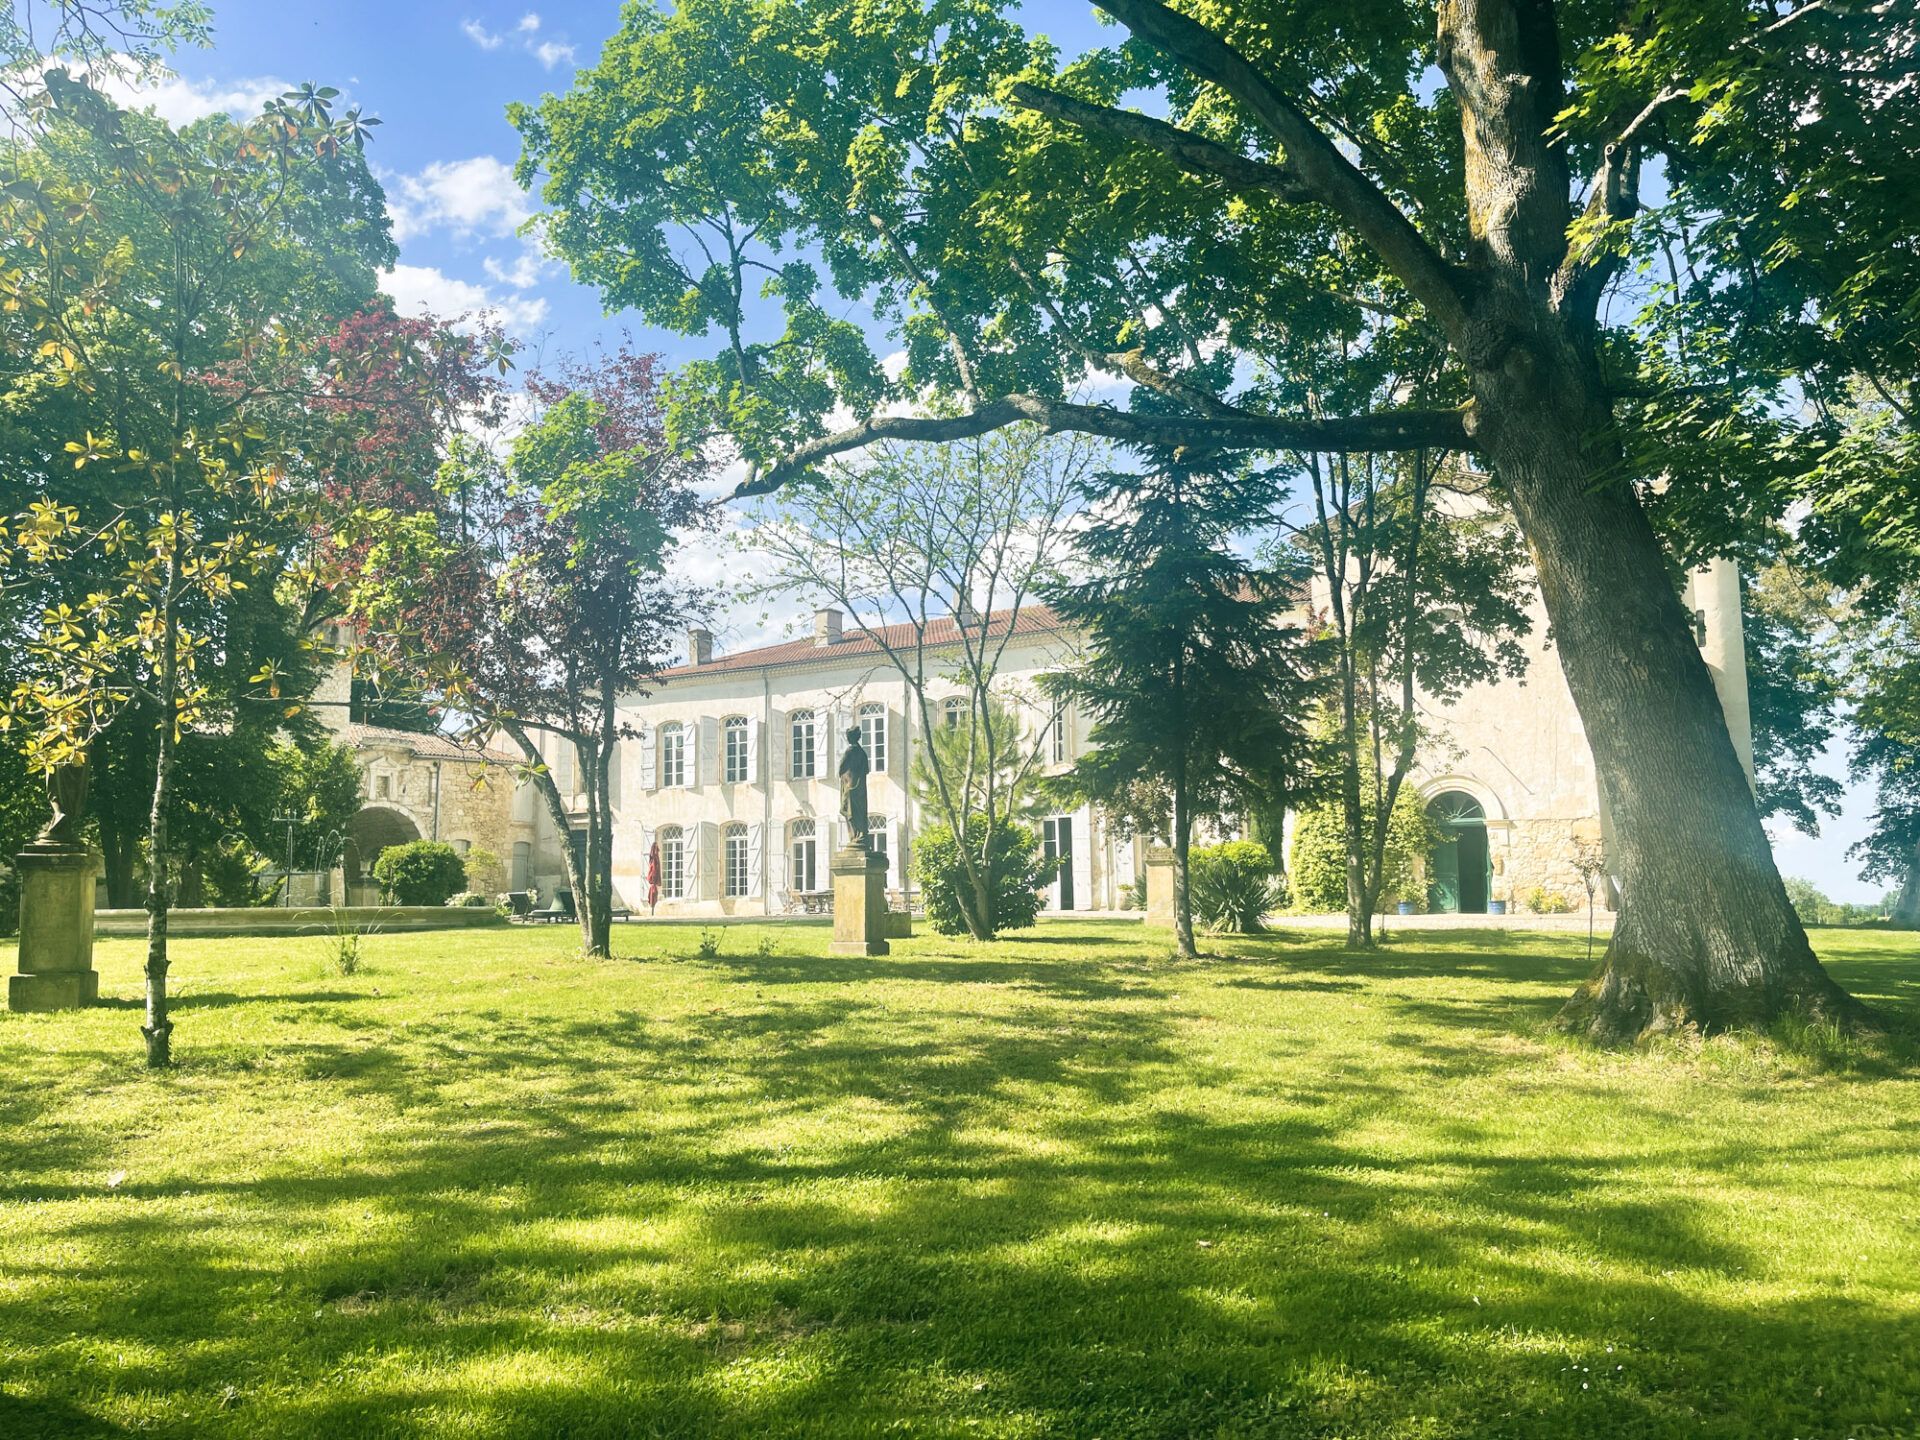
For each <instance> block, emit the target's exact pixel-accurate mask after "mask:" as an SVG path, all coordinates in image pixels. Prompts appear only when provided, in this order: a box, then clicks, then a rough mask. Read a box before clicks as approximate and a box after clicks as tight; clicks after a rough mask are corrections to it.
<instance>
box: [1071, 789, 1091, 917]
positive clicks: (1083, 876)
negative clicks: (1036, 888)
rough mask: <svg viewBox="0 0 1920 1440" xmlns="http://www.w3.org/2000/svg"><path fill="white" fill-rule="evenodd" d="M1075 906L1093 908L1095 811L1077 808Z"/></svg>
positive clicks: (1074, 861)
mask: <svg viewBox="0 0 1920 1440" xmlns="http://www.w3.org/2000/svg"><path fill="white" fill-rule="evenodd" d="M1073 907H1074V909H1076V910H1091V909H1092V908H1093V812H1092V810H1076V811H1075V812H1074V815H1073Z"/></svg>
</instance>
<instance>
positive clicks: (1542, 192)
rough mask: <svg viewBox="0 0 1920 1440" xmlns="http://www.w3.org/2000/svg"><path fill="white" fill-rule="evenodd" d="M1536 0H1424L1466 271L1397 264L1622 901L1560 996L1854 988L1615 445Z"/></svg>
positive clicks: (1552, 49)
mask: <svg viewBox="0 0 1920 1440" xmlns="http://www.w3.org/2000/svg"><path fill="white" fill-rule="evenodd" d="M1556 18H1557V17H1556V11H1555V6H1554V5H1553V4H1551V3H1545V0H1441V3H1440V5H1439V6H1438V21H1439V32H1438V40H1439V45H1438V51H1437V58H1438V59H1439V61H1440V65H1441V68H1442V69H1443V70H1444V71H1445V72H1446V74H1447V77H1448V83H1449V86H1450V88H1451V89H1452V91H1453V93H1454V94H1455V95H1456V96H1457V97H1458V98H1459V100H1460V113H1461V127H1462V134H1463V138H1464V140H1465V161H1466V164H1465V181H1466V195H1467V206H1468V218H1469V221H1470V228H1469V236H1468V243H1467V250H1466V258H1467V260H1468V263H1469V266H1470V270H1471V272H1472V278H1471V279H1470V280H1468V281H1465V282H1462V281H1459V280H1450V279H1448V278H1447V277H1445V276H1443V275H1438V274H1436V273H1435V272H1433V271H1432V270H1431V269H1428V270H1423V271H1418V272H1414V271H1410V272H1409V273H1415V274H1416V275H1417V278H1418V279H1419V280H1420V281H1421V283H1422V284H1423V285H1425V286H1426V288H1427V290H1428V292H1429V294H1430V295H1431V296H1432V297H1433V298H1434V299H1435V300H1436V301H1437V302H1438V303H1439V304H1440V305H1441V307H1442V310H1441V314H1442V317H1443V323H1445V324H1446V325H1447V326H1448V328H1449V330H1450V338H1451V340H1452V342H1453V345H1454V348H1455V350H1456V352H1457V353H1458V354H1459V356H1460V358H1461V360H1462V361H1464V362H1465V365H1466V367H1467V371H1468V375H1469V377H1470V379H1471V382H1472V386H1473V393H1474V409H1473V414H1472V419H1471V421H1470V428H1471V430H1472V433H1473V439H1474V442H1475V445H1476V446H1477V448H1478V449H1480V451H1481V452H1482V453H1483V454H1484V455H1485V456H1486V457H1487V458H1488V459H1489V460H1490V461H1491V462H1492V465H1493V469H1494V472H1495V474H1496V475H1497V476H1498V477H1499V478H1500V480H1501V481H1502V482H1504V484H1505V485H1506V487H1507V490H1508V493H1509V495H1510V496H1511V497H1512V500H1513V505H1514V510H1515V512H1516V514H1517V515H1518V517H1519V521H1520V528H1521V530H1522V531H1523V533H1524V534H1525V535H1526V538H1527V543H1528V546H1529V547H1530V548H1531V550H1532V552H1533V559H1534V565H1535V568H1536V570H1537V572H1538V574H1539V580H1540V591H1541V598H1542V600H1543V601H1544V603H1545V605H1546V611H1547V616H1548V619H1549V620H1550V621H1551V622H1552V625H1553V634H1554V641H1555V644H1556V646H1557V647H1558V649H1559V651H1560V660H1561V665H1562V667H1563V668H1564V670H1565V672H1566V677H1567V685H1568V688H1569V689H1570V690H1571V691H1572V692H1573V699H1574V704H1575V705H1576V706H1577V707H1578V708H1579V711H1580V719H1581V722H1582V724H1583V725H1584V726H1585V729H1586V733H1587V739H1588V742H1589V744H1590V745H1591V746H1592V748H1593V757H1594V765H1595V768H1596V770H1597V772H1598V779H1599V785H1600V790H1601V793H1602V794H1603V795H1604V796H1605V798H1606V800H1607V802H1608V804H1609V805H1610V807H1611V810H1612V815H1613V820H1614V830H1615V838H1616V843H1615V845H1614V847H1613V851H1612V854H1611V855H1610V856H1609V866H1608V868H1609V870H1610V872H1611V873H1612V875H1613V878H1614V879H1615V880H1616V881H1617V882H1618V885H1619V890H1620V902H1621V909H1620V916H1619V919H1618V921H1617V923H1616V925H1615V928H1614V933H1613V939H1612V942H1611V943H1610V944H1609V945H1608V947H1607V953H1606V957H1605V960H1604V961H1603V963H1602V964H1601V967H1600V969H1599V971H1598V972H1597V973H1596V974H1594V975H1593V976H1592V977H1591V978H1589V979H1588V980H1587V982H1586V983H1585V984H1584V985H1582V986H1581V987H1580V989H1579V991H1578V992H1576V993H1575V995H1574V997H1573V998H1572V1000H1570V1001H1569V1002H1568V1004H1567V1006H1566V1009H1565V1010H1564V1012H1563V1022H1564V1023H1565V1024H1566V1025H1567V1026H1568V1027H1570V1028H1572V1029H1575V1030H1579V1031H1584V1032H1586V1033H1588V1034H1591V1035H1594V1036H1596V1037H1599V1038H1603V1039H1622V1038H1631V1037H1635V1036H1639V1035H1642V1034H1648V1033H1657V1032H1660V1031H1664V1030H1672V1029H1676V1028H1679V1027H1682V1026H1698V1027H1700V1028H1701V1029H1718V1028H1724V1027H1727V1026H1734V1025H1746V1024H1757V1023H1763V1022H1765V1021H1767V1020H1770V1019H1772V1018H1774V1017H1775V1016H1777V1015H1781V1014H1783V1013H1786V1012H1788V1011H1799V1012H1802V1013H1806V1014H1809V1015H1814V1016H1820V1017H1846V1016H1851V1015H1852V1014H1854V1013H1856V1012H1857V1011H1858V1010H1859V1008H1860V1007H1859V1006H1858V1005H1857V1004H1856V1003H1855V1002H1854V1001H1853V1000H1851V999H1850V998H1849V997H1848V996H1847V994H1846V993H1845V992H1844V991H1842V990H1841V989H1840V988H1839V986H1837V985H1835V984H1834V982H1833V981H1832V979H1831V978H1830V977H1829V976H1828V975H1827V973H1826V972H1825V971H1824V970H1822V969H1821V968H1820V964H1819V962H1818V961H1817V960H1815V959H1814V956H1813V950H1812V947H1811V946H1809V945H1808V944H1807V936H1806V932H1805V931H1804V930H1803V929H1802V928H1801V926H1800V920H1799V917H1798V916H1796V915H1795V914H1794V911H1793V907H1792V905H1790V904H1789V903H1788V901H1787V893H1786V887H1785V886H1784V885H1782V883H1781V881H1780V874H1779V871H1778V870H1777V869H1776V868H1775V866H1774V862H1773V852H1772V849H1771V848H1770V846H1769V845H1768V843H1767V837H1766V833H1765V831H1763V830H1762V829H1761V826H1760V813H1759V810H1758V807H1757V806H1756V805H1755V803H1754V797H1753V792H1752V790H1751V789H1750V788H1749V786H1748V782H1747V777H1746V772H1745V770H1743V769H1742V767H1741V765H1740V761H1739V759H1738V757H1737V756H1736V755H1735V753H1734V749H1733V742H1732V739H1731V738H1730V736H1729V734H1728V731H1727V723H1726V716H1725V714H1724V713H1723V712H1722V710H1721V708H1720V701H1719V697H1718V696H1717V695H1716V694H1715V693H1714V689H1713V683H1712V680H1711V678H1710V676H1709V674H1708V671H1707V666H1706V663H1705V661H1703V660H1702V659H1701V657H1700V651H1699V648H1698V646H1697V644H1696V643H1695V640H1694V636H1693V627H1692V624H1691V623H1690V621H1689V618H1688V616H1687V615H1686V614H1685V612H1684V611H1683V610H1682V608H1681V605H1680V601H1679V598H1678V596H1677V595H1676V594H1675V591H1674V586H1673V581H1672V578H1671V576H1670V574H1669V572H1668V567H1667V559H1666V556H1665V554H1664V553H1663V551H1662V548H1661V545H1660V542H1659V539H1658V537H1657V536H1656V535H1655V534H1654V532H1653V527H1652V525H1651V523H1650V522H1649V521H1648V519H1647V516H1646V513H1645V511H1644V510H1642V508H1641V506H1640V502H1639V498H1638V496H1637V495H1636V494H1635V492H1634V489H1633V486H1632V483H1631V481H1632V479H1633V478H1634V477H1631V476H1629V475H1628V474H1627V472H1626V468H1625V466H1624V464H1623V463H1622V462H1623V452H1622V447H1621V445H1620V443H1619V434H1618V431H1617V429H1616V428H1615V422H1614V419H1613V415H1612V410H1611V405H1610V404H1609V401H1608V398H1607V394H1606V389H1605V387H1604V385H1603V384H1602V380H1601V372H1600V366H1599V364H1598V361H1597V359H1596V354H1597V350H1598V339H1597V336H1598V325H1597V323H1596V319H1595V315H1596V311H1597V306H1598V303H1599V297H1600V296H1601V295H1602V293H1603V292H1604V289H1605V286H1606V284H1607V281H1608V278H1609V276H1610V275H1611V274H1612V273H1614V272H1613V268H1612V264H1611V262H1610V261H1609V260H1608V258H1607V257H1608V256H1610V255H1611V254H1612V253H1613V252H1612V251H1611V250H1607V249H1601V250H1597V251H1594V252H1590V253H1588V252H1583V253H1580V254H1575V253H1573V252H1572V251H1571V250H1570V248H1569V244H1568V239H1567V236H1568V230H1569V225H1570V222H1571V221H1572V219H1573V215H1572V212H1571V210H1570V208H1569V203H1568V196H1569V193H1570V191H1571V189H1572V182H1571V177H1570V175H1569V172H1568V167H1567V154H1566V150H1565V148H1564V146H1563V145H1562V144H1561V143H1560V142H1559V140H1558V139H1557V138H1556V135H1555V122H1554V117H1555V115H1556V113H1557V112H1558V111H1559V109H1560V108H1561V106H1562V105H1563V104H1564V101H1565V89H1564V80H1563V77H1562V74H1561V64H1562V60H1561V48H1562V47H1561V41H1560V37H1559V35H1558V33H1557V30H1556ZM1638 187H1639V161H1638V156H1637V152H1636V151H1635V150H1634V148H1633V147H1632V146H1631V145H1619V146H1612V147H1609V149H1608V151H1607V152H1606V155H1605V164H1604V168H1603V170H1602V171H1601V172H1600V173H1599V174H1597V175H1596V176H1595V177H1594V178H1593V180H1592V182H1591V184H1590V189H1591V193H1592V196H1593V198H1594V200H1595V202H1596V203H1598V204H1600V205H1602V206H1603V207H1604V208H1603V210H1602V211H1601V212H1600V216H1599V218H1602V219H1605V218H1625V217H1626V216H1630V215H1631V214H1632V213H1633V209H1634V206H1635V204H1636V203H1637V194H1638Z"/></svg>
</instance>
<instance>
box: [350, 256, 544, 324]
mask: <svg viewBox="0 0 1920 1440" xmlns="http://www.w3.org/2000/svg"><path fill="white" fill-rule="evenodd" d="M380 288H381V289H382V290H384V291H386V292H387V294H389V295H391V296H392V297H393V306H394V309H396V310H397V311H399V312H400V313H401V314H402V315H416V314H419V313H420V312H421V311H425V312H427V313H428V314H430V315H434V316H437V317H438V318H440V319H443V320H451V319H453V318H455V317H456V316H461V315H467V316H476V315H490V316H492V318H494V319H495V320H497V321H499V323H500V324H501V325H503V326H505V327H506V328H507V329H509V330H517V331H527V330H532V329H535V328H536V327H538V326H539V324H540V322H541V321H543V320H545V319H546V318H547V302H546V301H545V300H542V299H540V298H539V297H538V296H533V295H528V296H517V297H507V298H504V299H502V298H499V297H496V296H495V295H494V293H493V292H492V291H491V290H489V289H487V287H486V286H484V285H476V284H474V283H473V282H472V281H470V280H459V279H456V278H454V277H453V276H451V275H448V274H447V273H446V272H445V271H443V270H440V269H437V268H436V267H434V266H432V265H396V266H394V267H393V268H392V269H391V270H388V271H385V272H384V273H383V274H382V275H381V276H380Z"/></svg>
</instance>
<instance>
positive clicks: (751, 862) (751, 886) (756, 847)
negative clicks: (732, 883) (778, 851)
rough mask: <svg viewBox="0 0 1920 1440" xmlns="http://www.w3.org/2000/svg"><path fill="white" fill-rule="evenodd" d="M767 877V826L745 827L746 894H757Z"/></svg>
mask: <svg viewBox="0 0 1920 1440" xmlns="http://www.w3.org/2000/svg"><path fill="white" fill-rule="evenodd" d="M766 878H767V827H766V826H764V825H749V826H748V827H747V894H749V895H758V894H759V893H760V891H761V887H762V886H763V885H764V884H765V883H766Z"/></svg>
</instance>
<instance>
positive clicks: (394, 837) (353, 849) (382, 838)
mask: <svg viewBox="0 0 1920 1440" xmlns="http://www.w3.org/2000/svg"><path fill="white" fill-rule="evenodd" d="M419 838H420V827H419V826H418V825H416V824H414V823H413V821H411V820H409V819H408V818H407V817H406V816H405V815H403V814H402V813H401V812H400V811H398V810H390V809H388V808H387V807H386V806H384V805H369V806H367V807H366V809H364V810H362V811H361V812H360V813H359V814H357V815H355V816H354V817H353V821H352V823H350V824H349V825H348V826H347V843H346V845H345V846H344V847H343V853H342V855H341V859H340V865H341V868H342V869H344V870H345V871H346V872H347V884H349V885H353V884H355V883H357V882H358V881H361V880H371V879H372V878H373V862H374V861H376V860H378V859H379V858H380V852H381V851H382V850H385V849H386V848H387V847H388V846H389V845H405V844H406V843H407V842H408V841H410V840H418V839H419Z"/></svg>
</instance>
